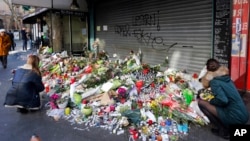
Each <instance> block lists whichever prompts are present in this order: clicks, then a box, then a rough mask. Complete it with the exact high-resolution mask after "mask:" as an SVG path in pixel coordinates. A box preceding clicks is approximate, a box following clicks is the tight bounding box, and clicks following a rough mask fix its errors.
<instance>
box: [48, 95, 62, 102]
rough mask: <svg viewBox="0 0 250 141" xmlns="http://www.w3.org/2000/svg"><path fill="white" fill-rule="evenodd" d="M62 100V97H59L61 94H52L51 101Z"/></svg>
mask: <svg viewBox="0 0 250 141" xmlns="http://www.w3.org/2000/svg"><path fill="white" fill-rule="evenodd" d="M59 98H60V96H59V94H57V93H54V94H52V95H51V96H50V99H51V100H54V101H55V100H57V99H59Z"/></svg>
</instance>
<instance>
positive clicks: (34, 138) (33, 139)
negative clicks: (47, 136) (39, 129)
mask: <svg viewBox="0 0 250 141" xmlns="http://www.w3.org/2000/svg"><path fill="white" fill-rule="evenodd" d="M30 141H41V139H40V137H39V136H37V135H32V136H31V138H30Z"/></svg>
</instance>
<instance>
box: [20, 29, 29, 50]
mask: <svg viewBox="0 0 250 141" xmlns="http://www.w3.org/2000/svg"><path fill="white" fill-rule="evenodd" d="M21 36H22V40H23V50H27V42H28V37H27V32H26V28H25V27H23V28H22V30H21Z"/></svg>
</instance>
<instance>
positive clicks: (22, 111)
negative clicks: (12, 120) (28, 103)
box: [17, 108, 29, 114]
mask: <svg viewBox="0 0 250 141" xmlns="http://www.w3.org/2000/svg"><path fill="white" fill-rule="evenodd" d="M17 112H19V113H22V114H26V113H28V112H29V111H28V110H27V109H25V108H17Z"/></svg>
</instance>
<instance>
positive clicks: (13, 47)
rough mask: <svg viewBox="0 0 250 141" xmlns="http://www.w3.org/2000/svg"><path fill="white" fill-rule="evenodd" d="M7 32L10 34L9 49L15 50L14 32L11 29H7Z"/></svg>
mask: <svg viewBox="0 0 250 141" xmlns="http://www.w3.org/2000/svg"><path fill="white" fill-rule="evenodd" d="M7 34H8V35H9V36H10V40H11V48H10V50H15V42H14V34H13V33H12V32H11V30H9V32H8V33H7Z"/></svg>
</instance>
